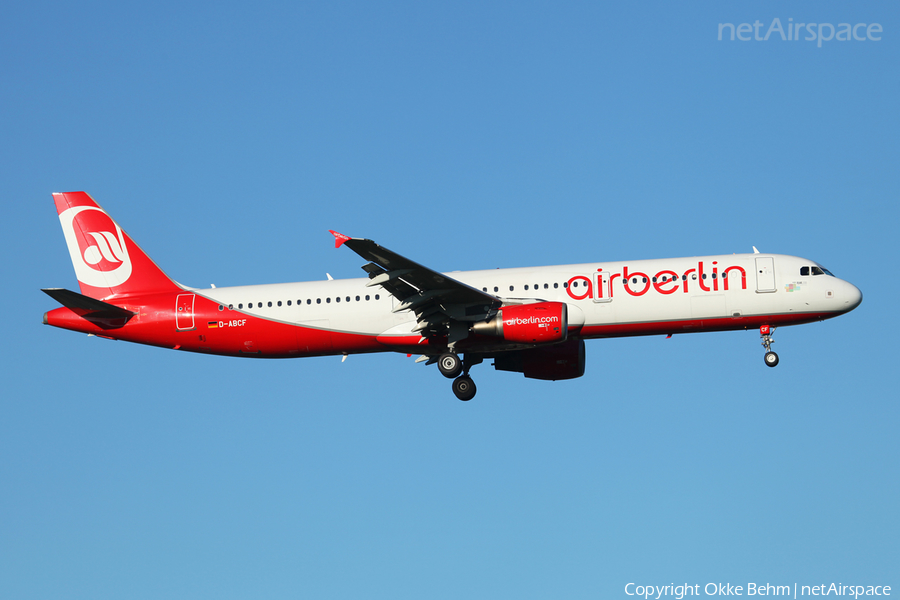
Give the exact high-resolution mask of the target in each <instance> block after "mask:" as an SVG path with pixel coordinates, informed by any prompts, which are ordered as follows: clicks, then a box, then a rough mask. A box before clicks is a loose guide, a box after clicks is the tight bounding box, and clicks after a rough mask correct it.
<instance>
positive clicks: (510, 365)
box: [494, 339, 584, 381]
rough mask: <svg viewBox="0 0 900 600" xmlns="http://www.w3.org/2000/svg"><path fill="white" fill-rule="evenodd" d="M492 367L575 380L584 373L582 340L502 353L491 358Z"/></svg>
mask: <svg viewBox="0 0 900 600" xmlns="http://www.w3.org/2000/svg"><path fill="white" fill-rule="evenodd" d="M494 368H495V369H497V370H498V371H512V372H514V373H522V374H524V375H525V377H529V378H531V379H544V380H547V381H557V380H560V379H575V378H576V377H581V376H582V375H584V340H579V339H573V340H568V341H566V342H563V343H561V344H555V345H553V346H541V347H540V348H530V349H528V350H517V351H514V352H504V353H502V354H498V355H497V356H496V357H494Z"/></svg>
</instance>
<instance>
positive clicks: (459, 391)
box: [437, 352, 481, 402]
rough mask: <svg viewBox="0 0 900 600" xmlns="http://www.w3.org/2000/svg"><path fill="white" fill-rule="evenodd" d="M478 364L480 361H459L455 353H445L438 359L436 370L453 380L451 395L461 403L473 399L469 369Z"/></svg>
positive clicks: (472, 386)
mask: <svg viewBox="0 0 900 600" xmlns="http://www.w3.org/2000/svg"><path fill="white" fill-rule="evenodd" d="M479 362H481V360H477V361H469V360H460V358H459V355H458V354H456V353H455V352H446V353H444V354H441V355H440V356H439V357H438V360H437V365H438V370H439V371H440V372H441V375H443V376H444V377H446V378H448V379H453V393H454V394H456V397H457V398H459V399H460V400H462V401H463V402H467V401H469V400H471V399H472V398H474V397H475V391H476V389H475V382H474V381H472V378H471V377H469V369H470V368H471V367H472V365H474V364H477V363H479ZM460 373H462V375H460Z"/></svg>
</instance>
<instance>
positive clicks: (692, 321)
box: [42, 192, 862, 401]
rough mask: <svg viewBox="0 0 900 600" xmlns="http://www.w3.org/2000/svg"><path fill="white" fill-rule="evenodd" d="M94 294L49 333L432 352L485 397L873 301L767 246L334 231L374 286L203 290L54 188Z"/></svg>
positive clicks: (209, 344)
mask: <svg viewBox="0 0 900 600" xmlns="http://www.w3.org/2000/svg"><path fill="white" fill-rule="evenodd" d="M53 199H54V202H55V204H56V210H57V213H58V215H59V219H60V223H61V225H62V230H63V234H64V236H65V240H66V244H67V246H68V249H69V254H70V255H71V259H72V264H73V266H74V268H75V275H76V277H77V279H78V283H79V286H80V291H81V293H78V292H74V291H71V290H67V289H61V288H49V289H44V290H42V291H44V292H45V293H46V294H48V295H49V296H50V297H52V298H53V299H55V300H56V301H58V302H59V303H60V304H62V307H60V308H57V309H55V310H51V311H49V312H47V313H45V314H44V317H43V322H44V324H46V325H52V326H54V327H60V328H62V329H70V330H72V331H78V332H82V333H87V334H89V335H94V336H97V337H102V338H108V339H113V340H125V341H129V342H136V343H139V344H148V345H151V346H159V347H163V348H171V349H174V350H182V351H187V352H200V353H204V354H215V355H222V356H236V357H247V358H293V357H305V356H328V355H335V356H336V355H341V356H342V360H344V359H346V357H347V356H348V355H350V354H361V353H373V352H398V353H403V354H407V355H409V356H412V355H414V354H417V355H420V356H419V357H418V358H417V359H416V362H426V363H427V364H437V366H438V370H439V371H440V373H441V374H442V375H444V376H445V377H447V378H449V379H452V380H453V386H452V387H453V392H454V394H455V395H456V397H457V398H459V399H460V400H463V401H467V400H471V399H472V398H473V397H474V396H475V391H476V388H475V383H474V381H473V380H472V378H471V377H470V375H469V370H470V369H471V368H472V367H473V366H474V365H477V364H479V363H481V362H483V361H484V360H486V359H492V360H493V361H494V362H493V366H494V368H495V369H496V370H500V371H510V372H516V373H522V374H523V375H524V376H525V377H528V378H533V379H542V380H554V381H555V380H564V379H573V378H576V377H581V376H582V375H583V374H584V371H585V343H584V342H585V340H588V339H597V338H615V337H627V336H647V335H666V336H668V337H671V336H672V335H673V334H679V333H691V332H702V331H730V330H747V329H757V328H758V329H759V332H760V337H761V339H762V345H763V347H764V348H765V354H764V361H765V364H766V365H767V366H769V367H774V366H776V365H777V364H778V362H779V358H778V355H777V354H776V353H775V352H773V351H772V349H771V345H772V343H773V342H774V340H773V338H772V335H773V333H774V331H775V328H776V327H780V326H788V325H800V324H803V323H811V322H814V321H821V320H825V319H830V318H832V317H836V316H838V315H842V314H844V313H846V312H849V311H851V310H853V309H854V308H856V307H857V306H859V304H860V302H862V293H861V292H860V290H859V289H858V288H857V287H856V286H854V285H853V284H851V283H849V282H847V281H844V280H842V279H839V278H837V277H835V276H834V275H833V274H832V273H831V272H830V271H828V269H826V268H825V267H823V266H822V265H820V264H819V263H817V262H815V261H812V260H808V259H805V258H799V257H796V256H785V255H780V254H765V253H760V252H759V251H758V250H757V249H756V248H755V247H754V248H753V253H752V254H750V253H747V254H730V255H716V256H702V257H693V258H671V259H655V260H632V261H615V262H596V263H585V264H571V265H558V266H544V267H528V268H513V269H493V270H481V271H465V272H454V273H439V272H437V271H433V270H431V269H429V268H428V267H425V266H422V265H420V264H418V263H416V262H414V261H412V260H410V259H408V258H405V257H403V256H401V255H399V254H397V253H395V252H392V251H390V250H388V249H387V248H384V247H383V246H379V245H378V244H376V243H375V242H373V241H371V240H368V239H362V238H351V237H348V236H346V235H343V234H340V233H337V232H335V231H331V233H332V235H333V236H334V239H335V247H336V248H340V247H342V246H346V247H347V248H349V249H350V250H352V251H353V252H355V253H356V254H358V255H359V256H360V257H361V258H362V259H363V260H364V261H366V262H365V264H364V265H363V266H362V269H363V271H365V273H366V275H367V276H366V277H361V278H357V279H345V280H334V279H332V278H331V276H330V275H328V280H326V281H313V282H302V283H278V284H269V285H252V286H239V287H220V288H217V287H214V286H213V287H211V288H209V289H200V288H192V287H188V286H185V285H181V284H180V283H176V282H175V281H174V280H172V279H170V278H169V277H168V276H167V275H166V274H165V273H164V272H163V271H162V270H161V269H160V268H159V267H158V266H157V265H156V263H154V262H153V261H152V260H151V259H150V258H149V257H148V256H147V255H146V254H145V253H144V252H143V251H142V250H141V249H140V248H139V247H138V245H137V244H135V243H134V241H132V239H131V237H129V236H128V234H127V233H125V232H124V231H123V230H122V228H121V227H119V225H118V224H117V223H116V222H115V221H114V220H113V219H112V218H111V217H110V216H109V215H108V214H107V213H106V211H104V210H103V209H102V208H101V207H100V206H99V205H98V204H97V203H96V202H95V201H94V199H93V198H91V196H89V195H88V194H87V193H85V192H68V193H59V194H53Z"/></svg>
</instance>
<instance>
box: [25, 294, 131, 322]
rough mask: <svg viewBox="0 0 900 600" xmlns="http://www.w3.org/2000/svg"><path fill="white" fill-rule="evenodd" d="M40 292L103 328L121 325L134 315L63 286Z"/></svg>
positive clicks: (119, 307)
mask: <svg viewBox="0 0 900 600" xmlns="http://www.w3.org/2000/svg"><path fill="white" fill-rule="evenodd" d="M41 291H42V292H44V293H45V294H47V295H48V296H50V297H51V298H53V299H54V300H56V301H57V302H59V303H60V304H62V305H63V306H65V307H66V308H68V309H70V310H71V311H73V312H74V313H76V314H77V315H78V316H80V317H82V318H84V319H87V320H88V321H91V322H93V323H96V324H97V325H99V326H100V327H103V328H104V329H116V328H118V327H122V326H123V325H125V323H127V322H128V320H129V319H130V318H131V317H133V316H134V315H135V313H133V312H132V311H130V310H127V309H124V308H122V307H121V306H116V305H114V304H109V303H108V302H103V301H102V300H97V299H96V298H90V297H88V296H85V295H83V294H79V293H78V292H73V291H72V290H66V289H63V288H49V289H42V290H41Z"/></svg>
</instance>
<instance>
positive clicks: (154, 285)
mask: <svg viewBox="0 0 900 600" xmlns="http://www.w3.org/2000/svg"><path fill="white" fill-rule="evenodd" d="M53 200H54V202H56V212H58V213H59V221H60V223H61V224H62V229H63V234H64V235H65V236H66V244H68V246H69V254H70V255H71V257H72V265H73V266H74V267H75V275H76V277H78V283H79V285H80V286H81V293H82V294H84V295H85V296H89V297H91V298H97V299H105V298H110V297H114V296H126V295H130V294H144V293H154V292H166V291H177V290H180V289H182V288H181V287H180V286H178V285H177V284H176V283H175V282H174V281H172V280H171V279H169V277H168V276H167V275H166V274H165V273H163V272H162V269H160V268H159V267H157V266H156V263H154V262H153V261H152V260H150V257H148V256H147V255H146V254H144V251H143V250H141V249H140V247H138V245H137V244H135V243H134V242H133V241H132V239H131V238H130V237H129V236H128V234H127V233H125V232H124V231H122V228H121V227H119V225H118V224H117V223H116V222H115V221H113V220H112V218H111V217H110V216H109V215H108V214H106V211H104V210H103V209H102V208H100V206H99V205H98V204H97V203H96V202H94V199H93V198H91V197H90V196H89V195H87V194H86V193H84V192H68V193H65V194H53Z"/></svg>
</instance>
